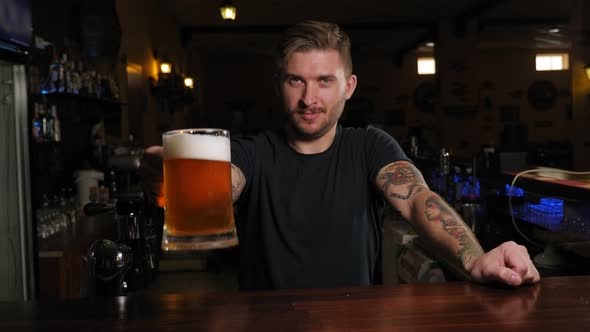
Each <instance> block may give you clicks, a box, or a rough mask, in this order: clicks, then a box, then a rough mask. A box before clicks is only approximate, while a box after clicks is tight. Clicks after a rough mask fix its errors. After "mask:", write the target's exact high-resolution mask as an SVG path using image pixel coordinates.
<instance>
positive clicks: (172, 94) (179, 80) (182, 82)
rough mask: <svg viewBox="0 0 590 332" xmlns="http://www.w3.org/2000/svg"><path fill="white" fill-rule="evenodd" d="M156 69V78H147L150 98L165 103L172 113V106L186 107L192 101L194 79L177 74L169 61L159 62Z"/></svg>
mask: <svg viewBox="0 0 590 332" xmlns="http://www.w3.org/2000/svg"><path fill="white" fill-rule="evenodd" d="M156 60H157V58H156ZM158 69H159V70H158V77H157V78H155V77H149V78H148V84H149V87H150V91H151V93H152V96H154V97H155V98H157V99H160V100H161V101H163V102H165V103H166V105H167V106H168V107H166V108H167V109H169V110H170V111H174V105H178V104H185V105H186V104H191V103H192V102H193V101H194V99H195V98H194V79H193V78H192V77H188V76H183V75H181V74H180V73H177V72H176V71H175V66H174V65H173V64H172V63H171V62H169V61H160V62H159V64H158Z"/></svg>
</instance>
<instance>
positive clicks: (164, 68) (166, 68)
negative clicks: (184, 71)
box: [160, 62, 172, 74]
mask: <svg viewBox="0 0 590 332" xmlns="http://www.w3.org/2000/svg"><path fill="white" fill-rule="evenodd" d="M160 72H161V73H162V74H170V73H171V72H172V65H171V64H169V63H168V62H162V63H161V64H160Z"/></svg>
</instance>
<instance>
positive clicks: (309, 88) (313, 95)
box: [300, 83, 318, 107]
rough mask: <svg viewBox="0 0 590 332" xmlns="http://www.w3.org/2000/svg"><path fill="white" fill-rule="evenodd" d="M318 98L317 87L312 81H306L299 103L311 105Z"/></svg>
mask: <svg viewBox="0 0 590 332" xmlns="http://www.w3.org/2000/svg"><path fill="white" fill-rule="evenodd" d="M317 98H318V88H317V86H316V85H315V84H313V83H308V84H306V85H305V88H304V89H303V94H302V95H301V100H300V103H301V104H302V106H306V107H308V106H312V105H313V104H315V103H317Z"/></svg>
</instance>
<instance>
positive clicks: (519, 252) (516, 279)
mask: <svg viewBox="0 0 590 332" xmlns="http://www.w3.org/2000/svg"><path fill="white" fill-rule="evenodd" d="M469 272H470V275H471V278H472V279H473V281H476V282H488V281H499V282H502V283H505V284H508V285H512V286H519V285H522V284H530V283H536V282H539V280H540V279H541V278H540V276H539V271H537V268H535V266H534V265H533V262H532V261H531V258H530V256H529V254H528V252H527V249H526V248H525V247H524V246H521V245H518V244H516V243H515V242H512V241H510V242H505V243H502V244H501V245H499V246H498V247H496V248H494V249H492V250H491V251H489V252H487V253H485V254H483V255H481V256H479V257H478V258H476V259H475V261H474V262H473V264H471V266H470V268H469Z"/></svg>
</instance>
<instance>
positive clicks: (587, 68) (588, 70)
mask: <svg viewBox="0 0 590 332" xmlns="http://www.w3.org/2000/svg"><path fill="white" fill-rule="evenodd" d="M584 69H586V77H588V79H589V80H590V65H588V66H586V68H584Z"/></svg>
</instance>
